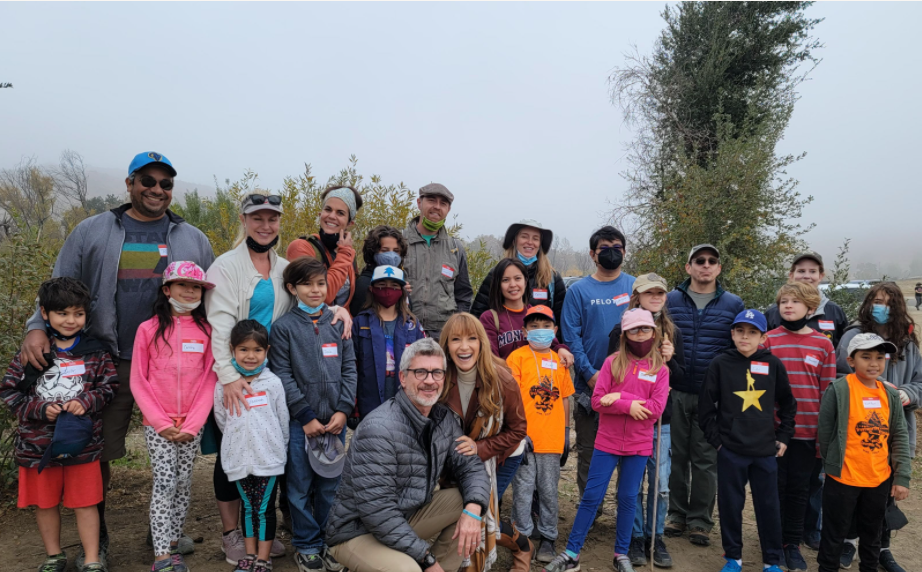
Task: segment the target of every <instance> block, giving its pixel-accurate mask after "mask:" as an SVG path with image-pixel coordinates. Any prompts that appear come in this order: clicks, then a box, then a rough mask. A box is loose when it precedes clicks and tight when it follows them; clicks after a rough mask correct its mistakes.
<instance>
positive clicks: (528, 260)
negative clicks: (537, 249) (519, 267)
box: [515, 251, 538, 266]
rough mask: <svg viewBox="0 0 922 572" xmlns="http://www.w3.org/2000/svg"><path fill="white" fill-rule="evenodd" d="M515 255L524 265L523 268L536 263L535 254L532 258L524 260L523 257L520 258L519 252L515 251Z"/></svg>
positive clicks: (536, 256)
mask: <svg viewBox="0 0 922 572" xmlns="http://www.w3.org/2000/svg"><path fill="white" fill-rule="evenodd" d="M515 255H516V256H518V257H519V260H521V261H522V264H524V265H525V266H531V265H532V264H534V263H535V262H537V261H538V255H537V254H536V255H534V256H532V257H531V258H525V257H524V256H522V253H521V252H519V251H516V253H515Z"/></svg>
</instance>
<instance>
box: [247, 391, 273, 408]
mask: <svg viewBox="0 0 922 572" xmlns="http://www.w3.org/2000/svg"><path fill="white" fill-rule="evenodd" d="M246 400H247V405H249V406H250V407H251V408H252V407H264V406H266V405H269V396H268V395H266V392H265V391H260V392H259V393H254V394H252V395H247V396H246Z"/></svg>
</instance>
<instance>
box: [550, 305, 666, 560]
mask: <svg viewBox="0 0 922 572" xmlns="http://www.w3.org/2000/svg"><path fill="white" fill-rule="evenodd" d="M662 342H663V334H662V332H661V331H659V330H658V329H657V327H656V323H655V322H654V321H653V315H652V314H650V312H649V311H647V310H644V309H642V308H634V309H633V310H628V311H626V312H625V313H624V314H623V315H622V317H621V342H620V348H619V350H618V352H617V353H615V354H614V355H612V356H609V357H608V359H606V360H605V363H604V364H603V365H602V368H601V369H600V370H599V378H598V380H597V382H596V384H595V388H594V389H593V392H592V408H593V409H594V410H596V411H598V412H599V431H598V433H597V434H596V438H595V450H594V451H593V453H592V463H591V464H590V465H589V476H588V478H587V479H586V489H585V491H584V492H583V498H582V500H580V504H579V511H578V512H577V513H576V519H575V520H574V522H573V529H572V530H571V531H570V538H569V540H568V541H567V549H566V550H565V551H563V552H561V553H560V554H559V555H558V556H557V558H555V559H554V561H552V562H551V563H550V564H549V565H548V566H547V567H546V568H545V569H544V570H546V571H548V572H563V571H565V570H575V569H576V568H577V566H578V563H579V552H580V549H581V548H582V546H583V542H585V540H586V535H587V534H588V533H589V527H590V526H591V525H592V521H593V519H595V515H596V511H597V510H598V508H599V504H600V503H601V502H602V498H603V497H604V496H605V491H606V490H607V489H608V483H609V482H610V481H611V476H612V473H614V471H615V468H616V467H619V466H620V468H619V469H618V470H619V471H620V474H621V480H620V482H619V483H618V514H617V518H616V521H617V524H616V526H615V531H616V532H615V558H614V563H613V564H614V567H615V570H617V571H618V572H631V571H633V568H632V567H631V561H630V559H629V558H628V557H627V551H628V547H629V546H630V543H631V529H632V528H633V526H634V507H635V506H636V504H637V492H638V490H640V480H641V479H642V478H643V473H644V469H645V468H646V466H647V457H649V456H650V454H651V453H652V452H653V450H652V449H653V446H652V445H653V431H654V426H655V424H656V420H657V419H658V418H659V416H660V415H662V413H663V409H664V408H665V407H666V398H667V397H668V396H669V368H667V367H666V365H665V360H663V356H662V354H660V349H659V348H660V345H661V344H662Z"/></svg>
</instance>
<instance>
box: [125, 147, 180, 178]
mask: <svg viewBox="0 0 922 572" xmlns="http://www.w3.org/2000/svg"><path fill="white" fill-rule="evenodd" d="M151 163H160V165H161V166H163V168H165V169H166V170H167V171H169V172H170V173H171V176H173V177H175V176H176V169H174V168H173V163H170V160H169V159H167V158H166V156H165V155H161V154H160V153H157V152H156V151H146V152H144V153H138V154H137V155H135V156H134V159H132V160H131V164H130V165H128V176H129V177H130V176H131V175H133V174H134V173H135V172H136V171H137V170H138V169H140V168H141V167H146V166H147V165H150V164H151Z"/></svg>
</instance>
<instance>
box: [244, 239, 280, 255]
mask: <svg viewBox="0 0 922 572" xmlns="http://www.w3.org/2000/svg"><path fill="white" fill-rule="evenodd" d="M278 242H279V236H278V235H275V238H273V239H272V242H270V243H269V244H259V243H258V242H256V241H255V240H253V238H252V237H249V236H248V237H247V248H249V249H250V250H252V251H253V252H255V253H257V254H262V253H263V252H269V250H270V249H271V248H272V247H273V246H275V245H276V244H278Z"/></svg>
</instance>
